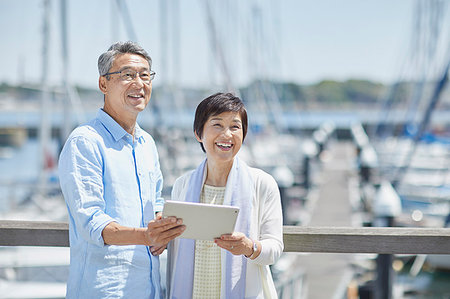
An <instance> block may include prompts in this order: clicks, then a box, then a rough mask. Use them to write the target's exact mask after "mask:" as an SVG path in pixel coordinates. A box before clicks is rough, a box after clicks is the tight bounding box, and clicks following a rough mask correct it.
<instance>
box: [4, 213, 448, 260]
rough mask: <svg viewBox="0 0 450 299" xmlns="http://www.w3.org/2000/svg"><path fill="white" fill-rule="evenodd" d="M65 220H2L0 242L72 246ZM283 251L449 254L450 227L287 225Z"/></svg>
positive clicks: (11, 244) (7, 243)
mask: <svg viewBox="0 0 450 299" xmlns="http://www.w3.org/2000/svg"><path fill="white" fill-rule="evenodd" d="M68 229H69V225H68V224H67V223H62V222H38V221H6V220H3V221H0V246H57V247H67V246H69V233H68ZM284 246H285V248H284V251H286V252H324V253H392V254H450V228H392V227H389V228H374V227H363V228H354V227H300V226H285V227H284Z"/></svg>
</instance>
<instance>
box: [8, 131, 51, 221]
mask: <svg viewBox="0 0 450 299" xmlns="http://www.w3.org/2000/svg"><path fill="white" fill-rule="evenodd" d="M57 149H58V143H57V141H56V140H52V141H51V142H50V144H49V145H48V153H49V157H51V158H52V159H54V165H56V161H57V152H58V150H57ZM40 152H41V151H40V144H39V141H38V140H37V139H34V138H32V139H28V140H27V141H26V142H25V143H24V144H23V145H22V146H20V147H18V148H1V152H0V153H3V154H2V155H0V213H5V212H7V211H8V209H9V208H10V207H11V206H12V205H13V204H18V203H20V202H22V201H23V200H24V199H26V198H27V197H29V196H30V195H31V194H32V193H33V192H34V190H35V189H36V188H37V186H38V185H37V183H38V179H39V176H40V173H41V170H40V158H39V156H40ZM55 175H56V169H49V170H48V173H47V180H48V183H49V185H50V183H52V182H55V180H56V177H55Z"/></svg>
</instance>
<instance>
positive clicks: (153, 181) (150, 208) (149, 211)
mask: <svg viewBox="0 0 450 299" xmlns="http://www.w3.org/2000/svg"><path fill="white" fill-rule="evenodd" d="M145 181H146V182H145V185H143V189H144V188H145V191H144V190H143V191H144V192H143V208H144V218H145V223H148V221H150V220H152V219H153V218H154V216H155V212H154V210H155V209H154V206H155V203H156V198H157V197H158V195H157V194H156V192H157V185H158V174H157V173H156V172H154V171H150V172H148V175H147V176H146V180H145Z"/></svg>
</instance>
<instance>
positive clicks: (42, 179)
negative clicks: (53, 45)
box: [38, 0, 51, 194]
mask: <svg viewBox="0 0 450 299" xmlns="http://www.w3.org/2000/svg"><path fill="white" fill-rule="evenodd" d="M43 3H44V14H43V26H42V37H43V39H42V74H41V89H42V92H41V121H40V127H39V145H40V147H39V159H38V163H39V168H38V169H39V190H38V192H39V193H41V194H43V192H44V191H45V189H46V184H47V163H46V157H47V155H48V145H49V144H50V139H51V125H50V120H49V115H50V109H51V106H50V92H49V87H48V57H49V55H48V46H49V44H50V0H44V2H43Z"/></svg>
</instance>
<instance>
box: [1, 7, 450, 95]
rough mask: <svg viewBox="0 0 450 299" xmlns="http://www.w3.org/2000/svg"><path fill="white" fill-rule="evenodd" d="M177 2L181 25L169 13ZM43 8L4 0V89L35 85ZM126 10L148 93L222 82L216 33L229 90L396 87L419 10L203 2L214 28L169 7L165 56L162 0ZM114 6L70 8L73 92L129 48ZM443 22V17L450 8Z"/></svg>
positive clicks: (54, 35)
mask: <svg viewBox="0 0 450 299" xmlns="http://www.w3.org/2000/svg"><path fill="white" fill-rule="evenodd" d="M176 2H178V3H179V10H178V12H179V17H176V14H175V12H174V11H175V10H174V9H173V8H174V7H175V6H174V3H176ZM42 3H43V1H42V0H16V1H7V0H0V36H1V39H2V46H1V47H0V54H1V55H0V65H1V68H0V82H2V81H7V82H10V83H20V82H39V80H40V78H41V72H42V58H41V57H42V55H41V53H42V33H41V32H42V15H43V11H44V9H43V4H42ZM126 3H127V6H128V9H129V11H130V15H131V18H132V25H133V28H134V30H135V33H136V36H137V39H138V42H139V43H140V44H141V45H143V46H144V48H146V49H147V50H148V51H149V53H150V55H151V56H152V58H153V62H154V63H153V68H154V69H155V71H156V72H157V79H156V80H155V82H154V84H155V85H156V86H157V85H159V84H162V83H163V82H164V81H165V82H167V83H169V84H176V85H182V86H192V87H205V86H206V87H210V86H220V85H222V84H223V82H224V81H225V76H224V75H223V74H224V71H223V68H221V67H220V66H219V65H220V64H219V63H218V61H219V60H218V59H217V56H215V55H214V53H217V52H214V51H213V46H212V42H211V30H210V28H211V27H212V26H214V27H215V28H216V31H215V32H216V39H217V40H218V41H219V42H218V43H217V44H215V45H216V46H218V49H219V51H222V52H223V53H224V55H223V57H224V61H225V65H226V66H227V69H228V73H229V78H230V80H231V82H232V84H233V85H235V86H241V85H243V84H246V83H248V82H249V81H251V80H253V79H255V78H256V77H264V78H269V79H275V80H278V81H290V82H296V83H300V84H310V83H315V82H317V81H320V80H323V79H335V80H346V79H349V78H362V79H370V80H375V81H381V82H384V83H389V82H392V81H393V80H395V79H396V78H397V77H398V75H399V68H400V63H399V62H400V61H401V60H402V58H403V57H404V56H405V55H406V53H407V51H408V45H409V44H408V42H409V40H410V36H411V28H412V24H413V16H414V8H415V5H416V1H412V0H397V1H392V0H367V1H359V0H343V1H332V0H316V1H312V0H311V1H300V0H269V1H262V0H260V1H256V0H255V1H239V0H230V1H209V2H208V3H210V11H211V13H210V16H211V19H213V20H214V21H213V23H211V22H208V14H207V13H206V11H207V9H206V5H205V3H206V2H205V1H203V0H190V1H187V0H181V1H174V0H166V3H167V5H168V7H169V15H168V16H167V17H166V18H164V20H166V23H167V24H168V25H167V27H166V28H167V45H168V47H167V52H166V55H163V52H162V43H163V40H164V39H162V38H161V21H162V19H161V10H160V1H158V0H151V1H149V0H147V1H143V0H133V1H127V2H126ZM115 7H116V6H115V2H114V1H107V0H98V1H88V0H79V1H74V0H68V38H69V56H70V62H69V78H70V80H71V82H73V83H74V84H80V85H83V86H87V87H96V86H97V79H98V73H97V67H96V63H97V58H98V56H99V55H100V54H101V53H102V52H103V51H104V50H106V49H107V48H108V47H109V45H110V44H111V43H112V42H113V41H114V40H127V39H130V37H129V35H127V33H126V30H125V26H124V22H123V21H122V15H121V14H118V13H117V10H115ZM59 11H60V2H59V1H55V0H53V1H51V18H50V26H51V35H50V43H49V54H50V65H49V78H50V81H51V82H52V83H53V84H58V83H59V82H60V81H61V71H62V60H61V50H60V49H61V47H60V44H61V42H60V40H61V38H60V36H61V33H60V30H59V29H60V15H59ZM445 14H446V16H449V14H448V5H447V6H446V11H445ZM446 19H447V21H448V19H449V18H446ZM174 20H177V22H178V25H179V27H178V28H179V29H178V30H174V29H173V28H176V25H175V23H176V22H175V21H174ZM447 24H448V22H447ZM176 36H178V37H179V38H178V39H176ZM174 41H177V42H174ZM447 42H448V41H447ZM164 58H165V59H166V61H167V63H166V64H164V61H165V60H164Z"/></svg>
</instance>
